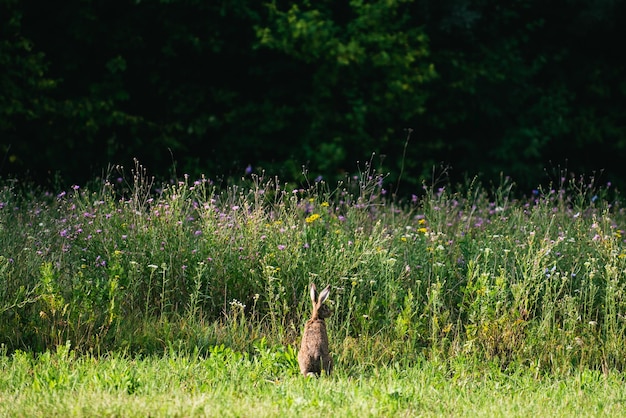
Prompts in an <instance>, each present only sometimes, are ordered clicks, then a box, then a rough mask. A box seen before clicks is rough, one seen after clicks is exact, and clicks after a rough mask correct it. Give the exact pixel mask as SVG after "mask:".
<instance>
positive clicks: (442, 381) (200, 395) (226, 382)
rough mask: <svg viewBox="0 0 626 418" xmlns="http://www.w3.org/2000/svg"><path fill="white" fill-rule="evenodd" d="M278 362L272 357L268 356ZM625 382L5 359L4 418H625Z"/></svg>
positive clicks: (436, 369)
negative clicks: (316, 374)
mask: <svg viewBox="0 0 626 418" xmlns="http://www.w3.org/2000/svg"><path fill="white" fill-rule="evenodd" d="M270 357H271V356H270ZM625 402H626V385H625V382H624V377H623V375H622V374H621V373H609V374H602V373H600V372H593V371H583V372H576V373H572V374H569V375H568V376H565V377H555V376H536V375H533V373H532V372H531V371H530V370H526V371H523V372H522V371H518V372H507V373H504V372H501V371H499V370H497V369H496V368H488V367H476V365H471V366H470V365H468V364H463V363H458V364H456V365H448V366H445V365H443V364H440V363H436V362H434V361H423V362H420V364H415V365H413V366H411V367H409V368H406V369H405V368H402V367H400V366H397V367H376V368H370V369H368V370H365V368H362V367H355V368H353V369H352V370H341V369H339V370H337V373H335V374H334V375H332V376H330V377H328V376H325V377H322V378H319V379H314V378H304V377H302V376H298V375H297V374H296V370H295V369H289V368H282V369H277V368H276V366H275V365H274V366H272V361H269V359H268V358H264V357H263V356H256V357H249V356H242V355H238V354H237V353H234V352H231V351H230V350H228V349H225V350H222V351H219V352H214V353H212V354H211V355H209V356H208V357H201V356H197V355H185V356H181V355H165V356H160V357H146V358H141V359H137V358H135V359H133V358H128V357H127V356H122V355H112V354H109V355H107V356H105V357H103V358H99V359H95V358H93V357H90V356H78V355H75V354H73V353H71V352H68V351H67V350H66V349H65V348H61V349H60V352H59V353H55V354H50V353H49V352H48V353H46V354H43V355H39V356H33V355H30V354H25V353H20V352H18V353H15V354H13V355H10V356H4V357H2V358H1V359H0V416H7V417H50V416H64V417H67V416H69V417H72V416H75V417H82V416H99V417H101V416H121V417H146V416H153V417H159V416H183V417H187V416H189V417H192V416H220V417H222V416H233V417H285V416H319V417H328V416H354V417H356V416H358V417H364V416H381V417H396V416H490V417H492V416H503V417H516V416H517V417H529V416H546V417H547V416H550V417H554V416H562V417H572V416H585V417H592V416H622V415H623V414H624V407H625V406H626V405H624V404H625Z"/></svg>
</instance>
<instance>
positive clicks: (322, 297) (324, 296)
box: [319, 285, 330, 305]
mask: <svg viewBox="0 0 626 418" xmlns="http://www.w3.org/2000/svg"><path fill="white" fill-rule="evenodd" d="M328 295H330V285H328V286H326V288H325V289H324V290H322V292H321V293H320V300H319V304H320V305H321V304H322V303H324V301H325V300H326V299H328Z"/></svg>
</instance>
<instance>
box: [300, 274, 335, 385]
mask: <svg viewBox="0 0 626 418" xmlns="http://www.w3.org/2000/svg"><path fill="white" fill-rule="evenodd" d="M329 293H330V286H327V287H326V288H325V289H324V290H322V292H321V293H320V294H319V297H318V296H317V289H316V288H315V284H311V301H312V302H313V313H312V314H311V319H309V320H308V321H307V322H306V324H305V325H304V334H303V335H302V343H301V344H300V352H299V353H298V363H299V364H300V371H301V372H302V374H303V375H305V376H319V375H320V373H321V372H322V370H324V371H325V372H326V374H330V372H331V370H332V367H333V360H332V358H331V357H330V351H329V350H328V334H327V332H326V321H324V319H325V318H328V317H329V316H330V315H331V314H332V312H331V310H330V309H329V308H328V306H326V305H324V304H323V303H324V301H325V300H326V299H327V298H328V294H329Z"/></svg>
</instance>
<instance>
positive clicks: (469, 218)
mask: <svg viewBox="0 0 626 418" xmlns="http://www.w3.org/2000/svg"><path fill="white" fill-rule="evenodd" d="M94 184H95V185H98V184H99V186H91V188H86V187H79V186H78V185H75V186H73V187H71V188H70V189H68V190H66V191H62V192H60V193H58V194H50V193H48V194H42V193H36V192H32V190H31V191H29V190H30V189H28V188H26V189H25V190H26V191H20V187H21V185H20V184H19V183H7V184H5V185H4V186H3V188H2V189H1V191H0V228H1V234H0V280H1V281H2V283H3V286H2V288H1V290H0V342H1V343H2V344H3V345H4V346H5V347H6V349H8V350H11V351H13V350H16V349H20V350H29V351H30V350H34V351H46V350H49V349H54V347H57V346H59V345H64V344H66V342H69V343H70V344H71V347H73V348H75V349H76V350H79V351H80V352H85V353H87V352H89V353H103V352H107V351H111V350H112V351H119V350H123V351H125V352H128V353H142V354H152V353H161V352H163V351H164V350H166V349H168V347H170V346H172V345H173V346H175V347H180V348H181V349H184V350H191V349H197V350H199V352H200V353H207V352H208V351H209V350H210V349H211V347H213V346H215V345H220V344H225V345H226V346H227V347H229V348H232V349H234V350H237V351H241V352H247V353H253V352H254V351H255V348H254V347H255V345H256V344H258V343H259V341H265V344H268V345H269V346H270V347H274V346H276V347H283V349H284V347H287V348H288V349H289V350H292V351H293V349H294V348H295V347H296V345H297V340H298V336H299V333H300V331H301V327H302V324H303V322H304V320H305V319H306V317H307V315H308V314H309V309H310V306H309V301H308V298H307V287H308V284H309V283H310V282H311V281H314V282H317V283H318V285H320V286H321V285H325V284H330V285H331V286H332V293H331V299H332V302H333V307H334V310H335V313H334V315H333V316H332V317H331V319H329V329H330V336H331V342H332V343H331V345H332V350H333V352H334V353H335V356H336V358H337V364H338V366H337V367H338V368H350V367H353V366H354V365H355V364H368V365H371V366H372V367H376V366H378V365H390V364H393V363H394V362H400V364H405V365H408V364H413V363H414V362H416V361H419V359H421V358H428V359H439V360H443V361H449V360H453V359H457V358H475V359H483V360H488V361H491V362H495V364H498V365H499V366H500V367H502V368H503V369H507V368H509V367H511V366H516V367H517V366H519V367H522V368H527V369H531V370H536V371H537V372H538V373H539V372H558V373H568V372H569V371H571V370H575V369H581V370H585V369H589V368H591V369H599V370H604V371H607V370H611V369H618V370H622V369H623V368H624V366H625V364H624V359H625V358H626V353H625V350H626V348H625V345H624V344H623V342H624V333H625V331H626V324H625V322H624V319H623V318H624V312H625V309H626V293H625V290H626V289H625V286H626V281H625V280H624V271H625V269H624V268H625V266H626V248H625V245H624V231H623V228H624V224H625V222H626V217H625V214H624V212H623V210H622V208H621V207H620V206H619V205H618V204H617V203H616V202H612V200H608V199H609V195H610V194H612V193H610V192H611V187H609V186H607V185H599V184H597V183H595V182H594V180H593V179H590V180H589V179H588V180H585V179H584V178H582V177H573V176H564V177H563V178H562V179H561V183H559V184H557V185H555V186H554V188H551V189H545V190H538V191H536V194H534V195H532V196H531V197H530V198H529V199H524V200H518V199H514V198H512V194H511V190H512V188H513V184H512V183H511V182H510V181H509V180H507V179H503V181H502V184H501V185H500V186H498V187H497V188H494V189H483V188H482V187H481V186H480V185H479V184H476V183H471V184H468V185H466V186H464V187H462V188H460V189H459V190H458V191H454V190H451V189H450V188H449V187H446V188H439V189H432V188H426V189H425V191H424V194H423V196H421V197H418V196H414V197H413V198H412V199H409V200H407V201H406V202H400V201H396V200H394V199H393V198H390V197H389V192H388V191H387V189H386V185H385V179H384V178H383V177H382V176H380V175H378V174H376V173H375V172H373V171H371V170H370V169H366V170H365V171H364V172H362V173H361V175H360V176H356V177H351V178H347V179H346V181H345V182H343V183H341V184H339V185H338V186H337V187H336V188H331V187H329V185H328V184H326V183H325V182H323V181H322V182H317V183H312V184H311V185H310V186H309V187H308V188H306V189H302V188H293V187H292V186H291V185H290V184H288V183H281V182H280V181H279V180H278V179H263V178H257V177H253V180H252V181H251V182H249V183H242V184H240V185H238V186H232V187H230V188H228V189H227V190H217V189H216V187H215V185H213V184H212V181H211V180H209V179H207V178H204V177H201V178H198V179H197V180H193V179H192V178H191V177H187V176H185V177H184V178H182V179H181V180H180V181H175V182H171V183H168V184H163V185H161V184H156V183H154V182H153V180H152V178H151V177H149V176H147V174H146V171H145V169H143V168H142V167H141V166H139V165H137V166H136V167H135V169H134V171H133V175H132V176H128V177H126V176H125V175H124V174H123V172H121V171H120V172H116V171H112V172H111V173H110V175H109V176H108V177H106V178H105V179H103V180H102V181H101V182H100V183H97V182H95V183H94Z"/></svg>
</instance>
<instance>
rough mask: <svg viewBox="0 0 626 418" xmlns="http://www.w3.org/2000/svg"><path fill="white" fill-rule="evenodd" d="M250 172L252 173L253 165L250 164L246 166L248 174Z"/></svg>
mask: <svg viewBox="0 0 626 418" xmlns="http://www.w3.org/2000/svg"><path fill="white" fill-rule="evenodd" d="M250 173H252V166H251V165H250V164H248V166H247V167H246V176H247V175H248V174H250Z"/></svg>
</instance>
